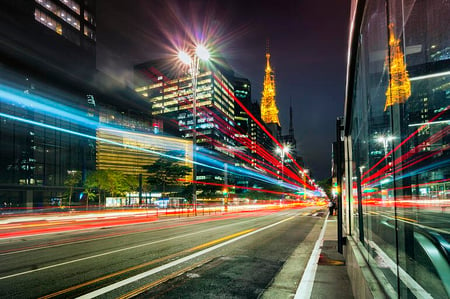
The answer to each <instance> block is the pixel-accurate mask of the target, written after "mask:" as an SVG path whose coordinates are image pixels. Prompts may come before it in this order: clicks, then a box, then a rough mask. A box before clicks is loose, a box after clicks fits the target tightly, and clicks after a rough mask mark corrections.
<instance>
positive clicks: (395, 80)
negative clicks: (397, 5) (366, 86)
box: [384, 23, 411, 111]
mask: <svg viewBox="0 0 450 299" xmlns="http://www.w3.org/2000/svg"><path fill="white" fill-rule="evenodd" d="M389 49H390V53H389V57H388V59H387V65H388V67H389V74H390V80H389V85H388V89H387V91H386V105H385V106H384V111H386V109H387V107H389V106H392V105H394V104H396V103H404V102H406V100H407V99H408V98H409V97H410V96H411V82H410V80H409V77H408V71H407V70H406V63H405V60H404V56H403V52H402V50H401V49H400V39H396V38H395V35H394V24H392V23H391V24H390V25H389Z"/></svg>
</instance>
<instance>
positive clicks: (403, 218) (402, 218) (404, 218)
mask: <svg viewBox="0 0 450 299" xmlns="http://www.w3.org/2000/svg"><path fill="white" fill-rule="evenodd" d="M395 218H397V219H401V220H405V221H411V222H417V220H414V219H411V218H406V217H400V216H396V217H395Z"/></svg>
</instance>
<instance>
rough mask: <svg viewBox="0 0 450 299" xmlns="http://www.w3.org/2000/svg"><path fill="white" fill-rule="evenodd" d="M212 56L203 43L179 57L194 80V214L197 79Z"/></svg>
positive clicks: (194, 195)
mask: <svg viewBox="0 0 450 299" xmlns="http://www.w3.org/2000/svg"><path fill="white" fill-rule="evenodd" d="M209 57H210V55H209V52H208V49H206V48H205V46H203V45H198V46H197V47H196V49H195V54H194V55H193V56H192V57H191V56H190V55H189V54H188V53H187V52H184V51H180V52H179V53H178V58H179V59H180V60H181V62H183V63H184V64H186V65H188V66H189V72H190V75H191V81H192V147H193V148H192V162H193V163H192V164H193V165H192V177H193V181H194V184H193V185H192V204H193V206H194V214H195V215H197V185H196V182H195V181H196V179H197V165H196V151H197V79H198V72H199V66H200V59H201V60H205V61H206V60H208V59H209Z"/></svg>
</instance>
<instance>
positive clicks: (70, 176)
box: [64, 170, 81, 208]
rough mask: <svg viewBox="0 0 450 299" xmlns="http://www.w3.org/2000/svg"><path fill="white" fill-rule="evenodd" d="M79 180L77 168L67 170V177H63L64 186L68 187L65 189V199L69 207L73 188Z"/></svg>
mask: <svg viewBox="0 0 450 299" xmlns="http://www.w3.org/2000/svg"><path fill="white" fill-rule="evenodd" d="M80 182H81V172H80V171H77V170H69V171H67V177H66V178H65V179H64V186H66V187H68V188H69V189H68V190H67V197H68V199H67V201H68V205H69V208H70V206H71V203H72V195H73V189H74V188H75V186H77V185H78V184H79V183H80Z"/></svg>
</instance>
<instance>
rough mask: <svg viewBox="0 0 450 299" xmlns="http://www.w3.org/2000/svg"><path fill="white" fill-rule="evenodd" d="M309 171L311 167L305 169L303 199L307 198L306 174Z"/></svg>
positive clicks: (303, 172)
mask: <svg viewBox="0 0 450 299" xmlns="http://www.w3.org/2000/svg"><path fill="white" fill-rule="evenodd" d="M308 173H309V169H303V171H302V174H303V200H306V176H307V175H308Z"/></svg>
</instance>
